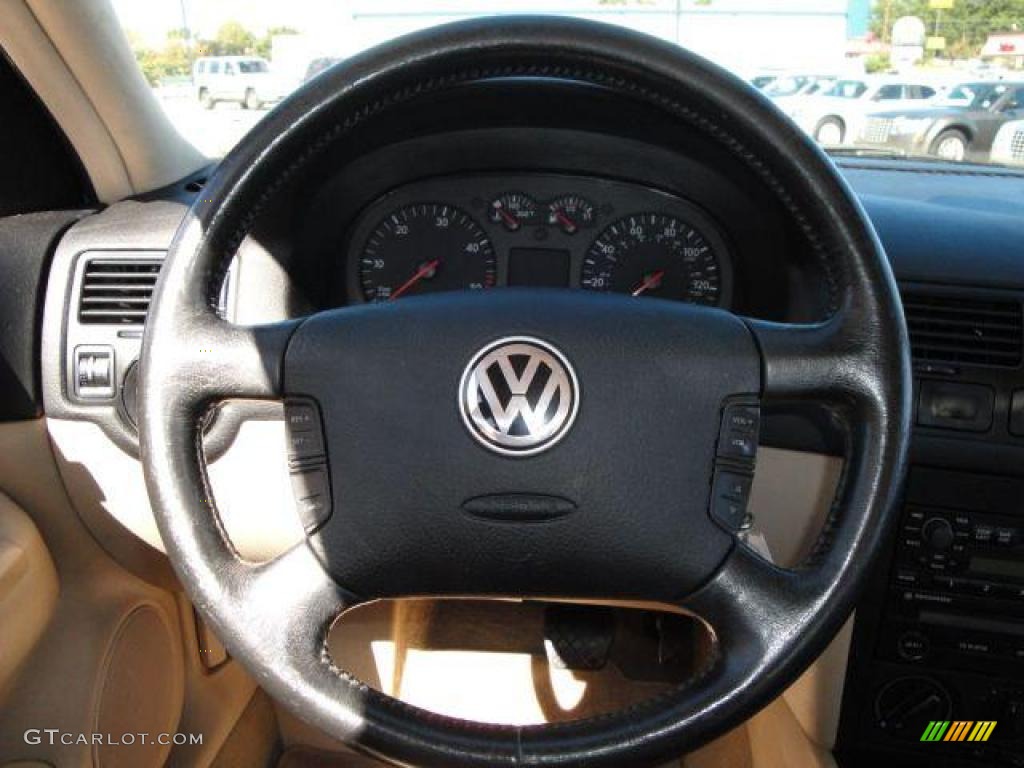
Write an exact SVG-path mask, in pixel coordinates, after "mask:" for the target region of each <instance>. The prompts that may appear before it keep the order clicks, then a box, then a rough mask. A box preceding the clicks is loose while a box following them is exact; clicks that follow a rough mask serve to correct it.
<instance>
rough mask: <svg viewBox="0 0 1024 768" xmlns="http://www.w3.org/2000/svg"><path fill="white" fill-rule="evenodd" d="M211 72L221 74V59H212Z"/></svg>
mask: <svg viewBox="0 0 1024 768" xmlns="http://www.w3.org/2000/svg"><path fill="white" fill-rule="evenodd" d="M210 74H211V75H218V74H220V62H219V61H211V62H210Z"/></svg>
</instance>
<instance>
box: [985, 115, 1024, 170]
mask: <svg viewBox="0 0 1024 768" xmlns="http://www.w3.org/2000/svg"><path fill="white" fill-rule="evenodd" d="M989 159H990V160H991V161H992V162H993V163H1003V164H1005V165H1024V120H1011V121H1010V122H1008V123H1003V126H1002V127H1001V128H1000V129H999V131H998V132H997V133H996V138H995V140H994V141H993V142H992V151H991V153H990V154H989Z"/></svg>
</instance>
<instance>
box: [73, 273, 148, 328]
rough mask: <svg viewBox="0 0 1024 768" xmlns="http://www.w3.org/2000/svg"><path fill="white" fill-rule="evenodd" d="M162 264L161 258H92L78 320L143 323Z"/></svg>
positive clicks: (80, 302) (93, 323)
mask: <svg viewBox="0 0 1024 768" xmlns="http://www.w3.org/2000/svg"><path fill="white" fill-rule="evenodd" d="M160 264H161V261H160V259H90V260H89V261H88V262H87V263H86V265H85V272H84V274H83V275H82V293H81V297H80V299H79V302H78V321H79V322H81V323H86V324H90V325H99V324H103V325H142V324H143V323H144V322H145V320H146V312H147V311H148V310H149V301H150V299H151V298H152V297H153V287H154V286H155V285H156V279H157V276H158V275H159V274H160Z"/></svg>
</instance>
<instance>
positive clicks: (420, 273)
mask: <svg viewBox="0 0 1024 768" xmlns="http://www.w3.org/2000/svg"><path fill="white" fill-rule="evenodd" d="M440 263H441V260H440V259H434V260H433V261H428V262H427V263H426V264H424V265H423V266H422V267H420V268H419V269H417V270H416V274H415V275H413V276H412V277H410V278H409V279H408V280H406V281H405V282H404V283H402V285H401V286H399V287H398V289H396V290H395V291H394V292H392V294H391V295H390V296H389V297H388V301H394V300H395V299H397V298H398V297H399V296H401V295H402V294H403V293H405V292H406V291H408V290H409V289H410V288H412V287H413V286H414V285H416V283H418V282H419V281H420V280H422V279H423V278H424V277H426V276H427V275H430V274H432V273H433V272H434V270H435V269H437V265H438V264H440Z"/></svg>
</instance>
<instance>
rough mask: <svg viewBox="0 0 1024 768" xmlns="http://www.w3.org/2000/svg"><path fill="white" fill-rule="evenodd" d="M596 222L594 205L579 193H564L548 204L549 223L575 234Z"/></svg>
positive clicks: (569, 233) (568, 233)
mask: <svg viewBox="0 0 1024 768" xmlns="http://www.w3.org/2000/svg"><path fill="white" fill-rule="evenodd" d="M593 223H594V206H593V204H591V203H590V202H589V201H587V200H585V199H584V198H582V197H580V196H579V195H564V196H563V197H560V198H558V199H557V200H552V201H551V202H550V203H549V204H548V224H552V225H554V226H556V227H558V228H559V229H561V230H562V231H563V232H565V234H567V235H575V234H576V233H577V232H579V231H580V230H581V229H583V228H584V227H589V226H591V225H592V224H593Z"/></svg>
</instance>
